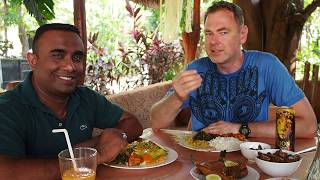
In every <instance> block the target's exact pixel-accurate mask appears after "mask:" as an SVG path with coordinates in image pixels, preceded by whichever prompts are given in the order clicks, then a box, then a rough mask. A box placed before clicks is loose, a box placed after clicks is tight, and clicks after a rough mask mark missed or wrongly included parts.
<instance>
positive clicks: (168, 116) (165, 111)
mask: <svg viewBox="0 0 320 180" xmlns="http://www.w3.org/2000/svg"><path fill="white" fill-rule="evenodd" d="M181 106H182V101H181V100H180V99H179V97H178V96H177V95H176V94H175V93H173V94H171V95H170V96H168V97H165V98H163V99H162V100H161V101H159V102H157V103H156V104H154V105H153V106H152V108H151V122H152V128H153V129H160V128H166V127H168V126H170V124H171V123H172V122H173V121H174V119H175V118H176V116H177V115H178V113H179V112H180V110H181Z"/></svg>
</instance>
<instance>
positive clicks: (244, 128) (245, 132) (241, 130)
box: [239, 123, 251, 138]
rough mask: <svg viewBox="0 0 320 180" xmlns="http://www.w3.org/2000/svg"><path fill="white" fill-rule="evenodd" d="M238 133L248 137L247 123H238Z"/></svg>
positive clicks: (249, 130) (249, 131)
mask: <svg viewBox="0 0 320 180" xmlns="http://www.w3.org/2000/svg"><path fill="white" fill-rule="evenodd" d="M239 133H240V134H243V135H245V136H246V138H247V137H249V135H250V133H251V129H250V128H249V125H248V123H242V124H240V128H239Z"/></svg>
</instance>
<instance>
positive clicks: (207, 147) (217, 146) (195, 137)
mask: <svg viewBox="0 0 320 180" xmlns="http://www.w3.org/2000/svg"><path fill="white" fill-rule="evenodd" d="M176 140H177V143H178V144H179V145H180V146H182V147H185V148H187V149H191V150H195V151H204V152H220V151H223V150H226V151H227V152H232V151H239V150H240V144H241V143H243V142H244V141H246V139H245V136H244V135H243V134H231V133H230V134H223V135H218V134H209V133H206V132H204V131H199V132H197V133H195V132H192V133H189V134H188V133H187V134H181V135H178V136H176Z"/></svg>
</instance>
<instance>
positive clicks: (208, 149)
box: [176, 135, 240, 152]
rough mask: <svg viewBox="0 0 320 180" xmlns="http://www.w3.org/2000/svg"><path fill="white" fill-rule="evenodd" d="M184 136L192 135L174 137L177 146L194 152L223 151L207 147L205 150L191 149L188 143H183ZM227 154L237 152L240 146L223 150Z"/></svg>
mask: <svg viewBox="0 0 320 180" xmlns="http://www.w3.org/2000/svg"><path fill="white" fill-rule="evenodd" d="M186 136H192V135H180V136H176V140H177V142H178V144H179V145H180V146H182V147H185V148H187V149H191V150H195V151H203V152H221V151H223V150H216V149H215V148H213V147H207V148H196V147H193V146H191V145H189V144H188V143H186V142H185V137H186ZM225 150H226V151H227V152H233V151H239V150H240V145H239V146H237V148H234V149H225Z"/></svg>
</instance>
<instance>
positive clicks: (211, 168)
mask: <svg viewBox="0 0 320 180" xmlns="http://www.w3.org/2000/svg"><path fill="white" fill-rule="evenodd" d="M224 156H225V151H222V152H221V153H220V158H219V160H217V161H210V162H202V163H197V162H196V163H195V164H196V167H197V168H196V171H197V173H199V174H202V175H204V176H207V175H209V174H216V175H218V176H220V177H221V179H222V180H229V179H235V178H243V177H245V176H247V175H248V169H247V165H246V164H245V163H242V162H238V161H230V160H225V159H224Z"/></svg>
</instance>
